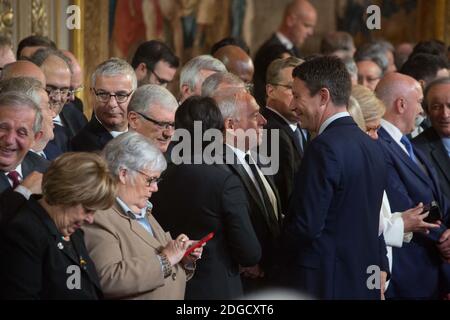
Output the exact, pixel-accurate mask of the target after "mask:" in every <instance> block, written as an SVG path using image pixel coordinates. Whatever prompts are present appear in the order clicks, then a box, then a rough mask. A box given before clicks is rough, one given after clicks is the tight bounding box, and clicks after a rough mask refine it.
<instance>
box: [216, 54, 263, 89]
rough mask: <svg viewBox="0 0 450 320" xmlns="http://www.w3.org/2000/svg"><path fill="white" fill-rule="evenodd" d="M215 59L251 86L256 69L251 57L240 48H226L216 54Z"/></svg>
mask: <svg viewBox="0 0 450 320" xmlns="http://www.w3.org/2000/svg"><path fill="white" fill-rule="evenodd" d="M214 58H216V59H219V60H220V61H222V63H223V64H224V65H225V67H226V69H227V70H228V71H229V72H231V73H233V74H235V75H237V76H238V77H239V78H240V79H241V80H242V81H244V83H246V84H251V82H252V80H253V74H254V73H255V67H254V66H253V61H252V59H251V58H250V56H249V55H248V54H247V53H246V52H245V51H244V50H242V49H241V48H239V47H238V46H232V45H230V46H225V47H222V48H220V49H219V50H217V51H216V52H215V53H214Z"/></svg>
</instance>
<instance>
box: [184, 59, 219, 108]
mask: <svg viewBox="0 0 450 320" xmlns="http://www.w3.org/2000/svg"><path fill="white" fill-rule="evenodd" d="M226 71H227V69H226V68H225V66H224V64H223V63H222V62H221V61H220V60H218V59H215V58H213V57H211V56H209V55H201V56H198V57H195V58H193V59H191V60H189V61H188V62H187V63H186V64H185V65H184V67H183V69H181V73H180V94H181V99H180V103H183V101H184V100H186V99H187V98H189V97H190V96H193V95H197V96H199V95H201V89H202V84H203V82H204V81H205V79H206V78H208V77H209V76H210V75H212V74H214V73H216V72H226Z"/></svg>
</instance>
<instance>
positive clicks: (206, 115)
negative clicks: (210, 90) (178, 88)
mask: <svg viewBox="0 0 450 320" xmlns="http://www.w3.org/2000/svg"><path fill="white" fill-rule="evenodd" d="M194 121H202V130H203V132H205V131H206V130H208V129H217V130H220V131H223V130H224V122H223V117H222V113H221V112H220V109H219V107H218V106H217V103H216V101H215V100H214V99H213V98H210V97H201V96H191V97H189V98H187V99H186V100H185V101H184V102H183V103H182V104H181V105H180V106H179V107H178V109H177V111H176V113H175V128H176V129H179V128H183V129H186V130H188V131H189V132H190V133H191V134H193V133H194Z"/></svg>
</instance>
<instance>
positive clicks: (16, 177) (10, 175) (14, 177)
mask: <svg viewBox="0 0 450 320" xmlns="http://www.w3.org/2000/svg"><path fill="white" fill-rule="evenodd" d="M6 176H7V177H8V178H9V179H11V181H12V183H13V184H12V188H13V189H15V188H16V187H17V186H18V185H19V184H20V180H19V173H18V172H17V171H16V170H13V171H11V172H9V173H8V174H7V175H6Z"/></svg>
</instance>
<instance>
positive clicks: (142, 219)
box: [116, 197, 155, 237]
mask: <svg viewBox="0 0 450 320" xmlns="http://www.w3.org/2000/svg"><path fill="white" fill-rule="evenodd" d="M116 200H117V203H118V204H119V206H120V207H121V208H122V210H123V212H125V213H126V214H127V215H129V216H130V218H131V219H133V220H136V221H137V222H138V223H139V224H140V225H141V226H142V227H143V228H144V229H145V230H146V231H147V232H148V233H150V235H151V236H152V237H154V236H155V235H154V234H153V230H152V227H151V226H150V223H149V222H148V219H147V210H148V209H152V208H153V205H152V203H151V202H150V201H147V206H146V207H145V208H142V209H141V212H140V213H134V212H133V211H132V210H131V209H130V207H128V205H127V204H126V203H125V202H123V201H122V199H120V198H119V197H116Z"/></svg>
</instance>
